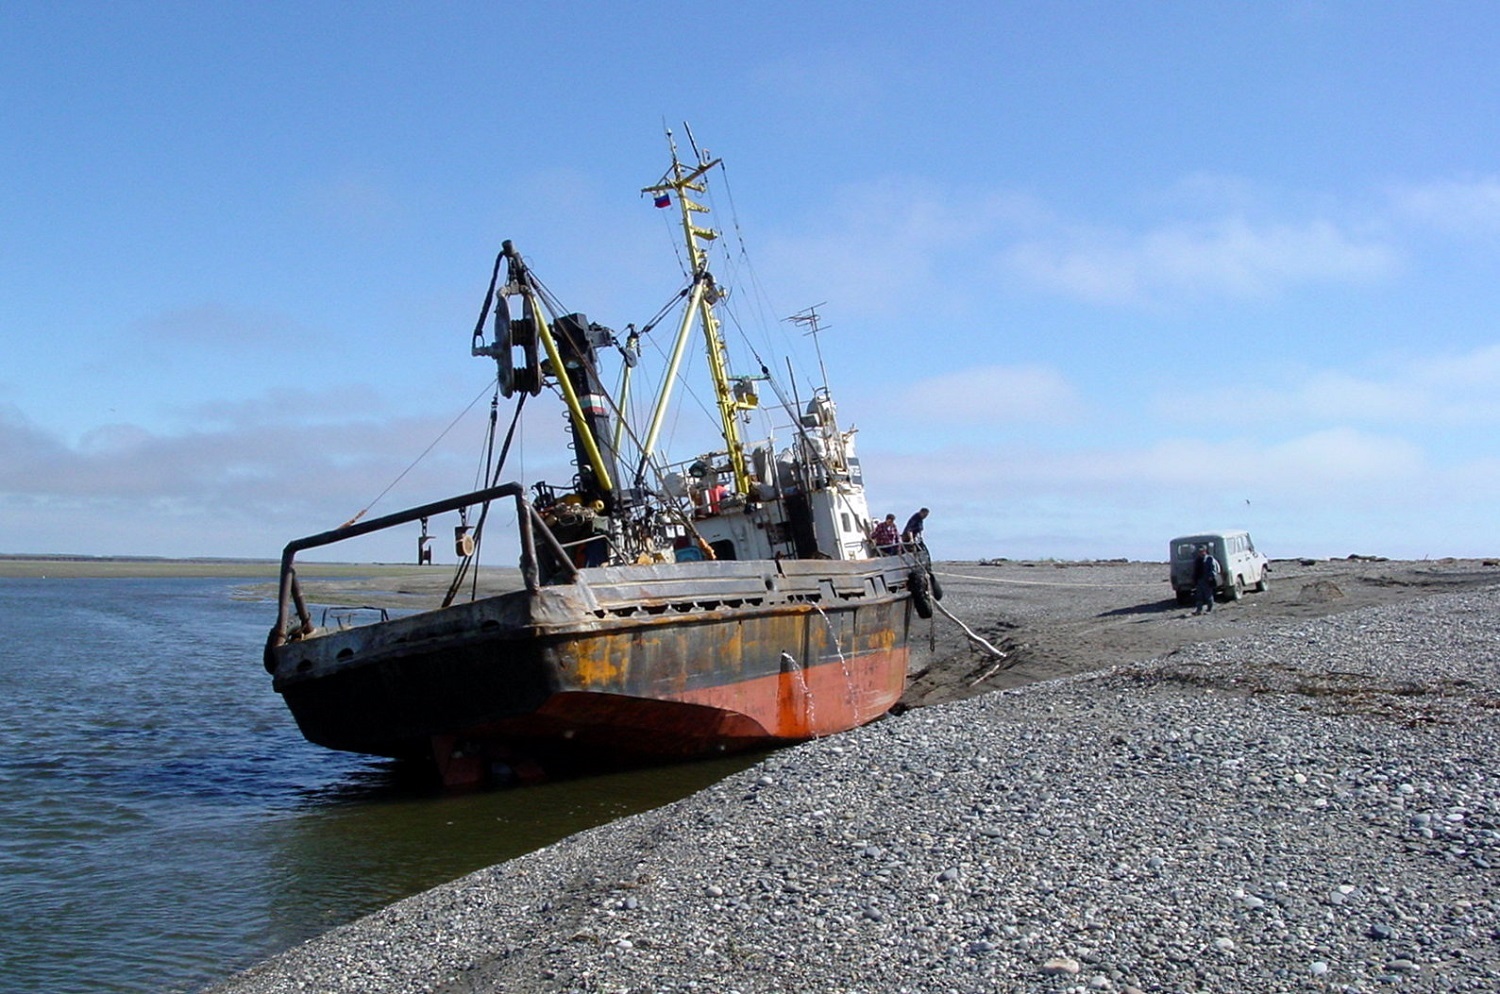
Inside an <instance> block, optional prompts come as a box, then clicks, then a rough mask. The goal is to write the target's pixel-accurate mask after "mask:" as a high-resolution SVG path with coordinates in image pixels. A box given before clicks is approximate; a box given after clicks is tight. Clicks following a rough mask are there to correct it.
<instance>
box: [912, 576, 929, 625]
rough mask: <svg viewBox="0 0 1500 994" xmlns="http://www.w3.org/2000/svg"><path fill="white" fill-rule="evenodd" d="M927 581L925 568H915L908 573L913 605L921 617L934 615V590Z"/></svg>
mask: <svg viewBox="0 0 1500 994" xmlns="http://www.w3.org/2000/svg"><path fill="white" fill-rule="evenodd" d="M927 581H928V576H927V571H926V570H925V569H914V570H912V571H911V572H910V573H908V574H907V589H908V590H910V591H911V606H912V607H913V608H915V609H916V612H917V617H919V618H930V617H932V590H931V588H930V587H929V586H928V582H927Z"/></svg>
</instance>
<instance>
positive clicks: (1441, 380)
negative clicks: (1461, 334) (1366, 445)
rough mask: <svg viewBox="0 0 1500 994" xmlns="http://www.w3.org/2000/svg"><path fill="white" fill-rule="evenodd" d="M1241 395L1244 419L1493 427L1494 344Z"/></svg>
mask: <svg viewBox="0 0 1500 994" xmlns="http://www.w3.org/2000/svg"><path fill="white" fill-rule="evenodd" d="M1243 389H1244V393H1243V394H1242V397H1241V400H1242V408H1243V413H1242V417H1243V418H1245V419H1246V420H1256V421H1262V422H1264V421H1272V422H1282V423H1307V422H1309V421H1311V422H1315V423H1318V422H1321V423H1324V424H1330V423H1333V424H1367V425H1368V424H1400V425H1406V426H1417V425H1423V426H1427V425H1437V426H1441V427H1454V426H1461V425H1495V426H1497V427H1500V345H1489V346H1483V347H1481V348H1477V349H1473V350H1471V351H1469V352H1465V353H1455V354H1448V355H1440V356H1428V357H1404V358H1402V359H1401V360H1400V361H1399V362H1397V361H1394V360H1393V361H1388V362H1386V363H1385V364H1384V368H1380V369H1365V370H1359V371H1351V370H1343V369H1324V370H1315V371H1312V372H1308V373H1306V374H1305V375H1303V376H1300V377H1296V378H1293V379H1290V380H1289V381H1288V382H1286V383H1284V384H1280V385H1277V384H1267V383H1263V382H1262V383H1257V384H1247V385H1245V386H1244V388H1243ZM1179 404H1180V399H1179V398H1175V397H1162V398H1159V399H1158V400H1157V401H1156V404H1155V406H1156V408H1157V410H1158V411H1159V412H1161V413H1162V414H1163V415H1166V414H1168V413H1169V412H1171V411H1172V410H1173V409H1174V408H1175V407H1176V406H1177V405H1179Z"/></svg>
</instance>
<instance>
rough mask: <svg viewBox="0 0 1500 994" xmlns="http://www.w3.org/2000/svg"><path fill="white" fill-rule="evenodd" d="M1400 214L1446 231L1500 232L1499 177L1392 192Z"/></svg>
mask: <svg viewBox="0 0 1500 994" xmlns="http://www.w3.org/2000/svg"><path fill="white" fill-rule="evenodd" d="M1391 199H1392V201H1393V202H1394V204H1395V208H1396V211H1397V213H1398V214H1400V215H1401V216H1403V217H1406V218H1408V219H1410V220H1413V221H1417V222H1419V223H1421V224H1426V225H1430V226H1432V227H1434V228H1438V229H1441V230H1443V231H1447V232H1451V233H1457V234H1464V235H1489V234H1494V233H1495V232H1496V231H1500V177H1496V176H1489V177H1484V178H1482V179H1467V180H1438V181H1435V182H1431V183H1426V184H1421V185H1417V186H1409V187H1404V188H1399V189H1396V190H1393V191H1392V193H1391Z"/></svg>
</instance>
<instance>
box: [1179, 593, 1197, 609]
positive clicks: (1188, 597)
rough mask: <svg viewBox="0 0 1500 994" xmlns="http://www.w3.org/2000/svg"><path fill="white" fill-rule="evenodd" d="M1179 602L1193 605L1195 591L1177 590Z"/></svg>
mask: <svg viewBox="0 0 1500 994" xmlns="http://www.w3.org/2000/svg"><path fill="white" fill-rule="evenodd" d="M1177 603H1179V604H1181V605H1182V606H1183V607H1192V606H1193V592H1192V591H1191V590H1179V591H1177Z"/></svg>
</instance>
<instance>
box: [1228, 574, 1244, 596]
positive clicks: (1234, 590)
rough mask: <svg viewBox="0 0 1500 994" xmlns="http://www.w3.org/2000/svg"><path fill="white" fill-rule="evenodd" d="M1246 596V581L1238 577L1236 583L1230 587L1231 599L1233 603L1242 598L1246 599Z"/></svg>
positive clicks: (1235, 579)
mask: <svg viewBox="0 0 1500 994" xmlns="http://www.w3.org/2000/svg"><path fill="white" fill-rule="evenodd" d="M1244 596H1245V581H1244V580H1243V579H1242V578H1241V577H1239V576H1236V577H1235V578H1234V583H1232V584H1230V585H1229V599H1230V600H1232V601H1237V600H1239V599H1240V598H1241V597H1244Z"/></svg>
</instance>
